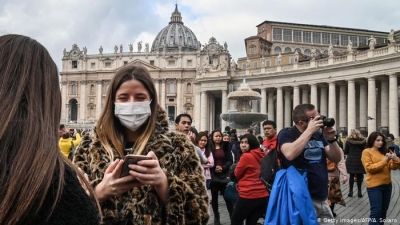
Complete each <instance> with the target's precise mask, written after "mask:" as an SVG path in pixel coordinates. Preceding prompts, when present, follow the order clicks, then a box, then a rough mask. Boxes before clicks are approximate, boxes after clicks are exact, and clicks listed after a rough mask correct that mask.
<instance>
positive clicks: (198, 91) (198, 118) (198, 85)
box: [193, 84, 201, 131]
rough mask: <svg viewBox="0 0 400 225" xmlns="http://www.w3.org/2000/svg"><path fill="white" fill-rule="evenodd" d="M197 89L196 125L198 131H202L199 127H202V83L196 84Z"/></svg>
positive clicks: (195, 98)
mask: <svg viewBox="0 0 400 225" xmlns="http://www.w3.org/2000/svg"><path fill="white" fill-rule="evenodd" d="M195 87H196V90H195V93H196V94H195V95H194V109H193V110H194V119H193V120H194V125H195V127H196V129H197V130H198V131H200V130H199V129H200V128H201V127H200V116H201V114H200V111H201V100H200V98H201V92H200V84H196V85H195Z"/></svg>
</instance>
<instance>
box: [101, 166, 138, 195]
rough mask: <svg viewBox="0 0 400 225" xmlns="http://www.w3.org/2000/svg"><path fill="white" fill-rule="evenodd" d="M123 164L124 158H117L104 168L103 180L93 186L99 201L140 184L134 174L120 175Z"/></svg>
mask: <svg viewBox="0 0 400 225" xmlns="http://www.w3.org/2000/svg"><path fill="white" fill-rule="evenodd" d="M123 166H124V160H120V159H117V160H115V161H114V162H112V163H111V164H110V165H109V166H108V168H107V169H106V171H105V173H104V177H103V180H102V181H101V182H100V183H99V184H98V185H97V186H96V188H95V193H96V196H97V198H98V199H99V201H100V202H104V201H106V200H107V199H109V198H110V197H112V196H115V195H119V194H122V193H125V192H127V191H129V190H130V189H132V188H133V187H137V186H140V185H141V184H140V183H139V182H138V181H137V180H136V178H135V177H134V176H131V175H128V176H125V177H121V171H122V168H123Z"/></svg>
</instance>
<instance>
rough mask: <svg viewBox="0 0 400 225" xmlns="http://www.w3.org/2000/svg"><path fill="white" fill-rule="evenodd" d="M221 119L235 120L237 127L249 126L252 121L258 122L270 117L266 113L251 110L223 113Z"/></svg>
mask: <svg viewBox="0 0 400 225" xmlns="http://www.w3.org/2000/svg"><path fill="white" fill-rule="evenodd" d="M221 119H223V120H225V121H228V122H234V123H235V124H236V126H237V128H248V127H250V125H251V124H252V123H258V122H261V121H264V120H266V119H268V115H267V114H265V113H251V112H238V113H223V114H221Z"/></svg>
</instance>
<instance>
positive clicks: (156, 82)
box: [154, 79, 160, 104]
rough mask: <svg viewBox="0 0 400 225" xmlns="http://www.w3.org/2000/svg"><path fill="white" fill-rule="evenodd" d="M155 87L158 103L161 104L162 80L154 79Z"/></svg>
mask: <svg viewBox="0 0 400 225" xmlns="http://www.w3.org/2000/svg"><path fill="white" fill-rule="evenodd" d="M154 86H155V88H156V92H157V98H158V103H159V104H160V79H154Z"/></svg>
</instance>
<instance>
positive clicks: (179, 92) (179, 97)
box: [176, 79, 183, 116]
mask: <svg viewBox="0 0 400 225" xmlns="http://www.w3.org/2000/svg"><path fill="white" fill-rule="evenodd" d="M176 83H177V85H176V86H177V91H176V115H177V116H178V115H179V114H181V113H183V111H182V106H183V105H182V98H183V96H182V79H177V81H176Z"/></svg>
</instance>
